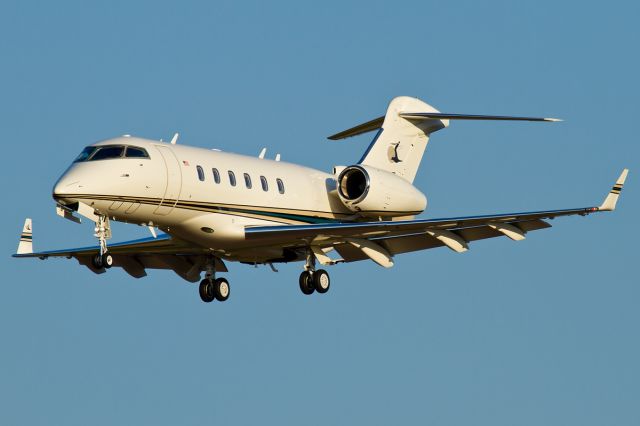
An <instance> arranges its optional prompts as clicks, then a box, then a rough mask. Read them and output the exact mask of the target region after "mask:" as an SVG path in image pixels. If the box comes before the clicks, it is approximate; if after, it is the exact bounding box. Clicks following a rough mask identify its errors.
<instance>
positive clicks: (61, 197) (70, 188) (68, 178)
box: [52, 170, 82, 204]
mask: <svg viewBox="0 0 640 426" xmlns="http://www.w3.org/2000/svg"><path fill="white" fill-rule="evenodd" d="M81 187H82V185H81V184H80V180H79V179H78V176H77V175H76V174H75V173H73V172H72V171H70V170H68V171H66V172H65V173H63V174H62V176H60V179H58V181H57V182H56V183H55V185H54V186H53V194H52V196H53V199H54V200H56V201H57V202H58V203H60V204H71V203H75V202H76V201H77V200H76V199H75V198H74V196H75V195H77V194H79V193H80V188H81Z"/></svg>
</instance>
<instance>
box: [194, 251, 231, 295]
mask: <svg viewBox="0 0 640 426" xmlns="http://www.w3.org/2000/svg"><path fill="white" fill-rule="evenodd" d="M215 272H216V271H215V261H214V260H212V261H210V262H207V269H206V274H205V277H204V279H203V280H202V281H200V287H199V289H198V290H199V292H200V299H201V300H202V301H203V302H205V303H210V302H213V301H214V300H219V301H220V302H224V301H225V300H227V299H228V298H229V294H230V293H231V287H230V286H229V281H227V280H226V279H225V278H216V277H215Z"/></svg>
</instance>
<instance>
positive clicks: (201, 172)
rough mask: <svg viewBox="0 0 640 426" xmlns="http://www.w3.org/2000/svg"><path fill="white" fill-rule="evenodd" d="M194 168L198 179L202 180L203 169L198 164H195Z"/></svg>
mask: <svg viewBox="0 0 640 426" xmlns="http://www.w3.org/2000/svg"><path fill="white" fill-rule="evenodd" d="M196 170H197V171H198V179H200V180H201V181H203V182H204V170H203V169H202V167H200V166H196Z"/></svg>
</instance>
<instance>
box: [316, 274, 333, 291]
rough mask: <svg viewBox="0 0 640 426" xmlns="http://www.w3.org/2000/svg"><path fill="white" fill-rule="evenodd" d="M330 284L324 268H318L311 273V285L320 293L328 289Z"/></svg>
mask: <svg viewBox="0 0 640 426" xmlns="http://www.w3.org/2000/svg"><path fill="white" fill-rule="evenodd" d="M330 286H331V280H330V279H329V273H328V272H327V271H325V270H324V269H318V270H317V271H315V272H314V273H313V287H314V288H315V289H316V291H317V292H318V293H320V294H324V293H326V292H328V291H329V287H330Z"/></svg>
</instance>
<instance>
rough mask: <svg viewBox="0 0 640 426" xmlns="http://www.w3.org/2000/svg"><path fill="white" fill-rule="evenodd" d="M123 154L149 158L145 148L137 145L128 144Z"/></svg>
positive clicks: (130, 156) (128, 156)
mask: <svg viewBox="0 0 640 426" xmlns="http://www.w3.org/2000/svg"><path fill="white" fill-rule="evenodd" d="M124 156H125V157H126V158H149V154H148V153H147V150H146V149H144V148H138V147H137V146H128V147H127V150H126V151H125V153H124Z"/></svg>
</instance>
